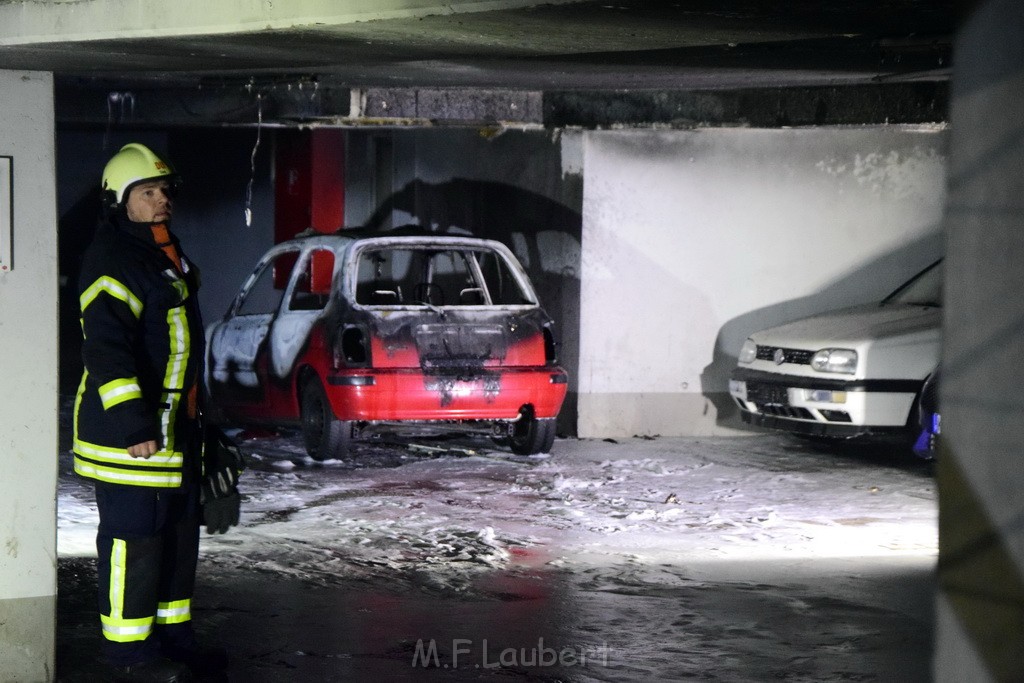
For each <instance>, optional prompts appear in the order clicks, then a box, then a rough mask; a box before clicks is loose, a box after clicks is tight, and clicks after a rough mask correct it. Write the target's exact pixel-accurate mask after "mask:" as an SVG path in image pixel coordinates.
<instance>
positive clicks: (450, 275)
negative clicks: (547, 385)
mask: <svg viewBox="0 0 1024 683" xmlns="http://www.w3.org/2000/svg"><path fill="white" fill-rule="evenodd" d="M356 303H358V304H360V305H363V306H426V307H428V308H430V307H435V306H500V305H529V304H533V303H534V302H533V301H532V300H531V299H530V297H528V296H527V295H526V294H525V293H524V292H523V290H522V288H521V287H520V286H519V284H518V282H517V281H516V279H515V278H514V277H513V276H512V275H511V273H510V272H509V268H508V265H507V264H505V263H504V260H503V258H502V257H501V255H500V254H497V253H493V252H486V251H479V250H475V249H410V248H382V249H375V250H367V251H364V252H363V253H362V254H361V255H360V257H359V266H358V275H357V284H356Z"/></svg>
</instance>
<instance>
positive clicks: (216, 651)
mask: <svg viewBox="0 0 1024 683" xmlns="http://www.w3.org/2000/svg"><path fill="white" fill-rule="evenodd" d="M160 651H161V653H162V654H163V656H164V657H167V658H168V659H170V660H173V661H175V662H180V663H181V664H184V665H185V666H187V667H188V668H189V669H190V670H191V671H192V673H194V674H196V675H197V676H199V675H206V674H213V673H219V672H221V671H224V670H225V669H227V668H228V651H227V650H225V649H224V648H222V647H200V646H198V645H196V646H193V647H187V648H176V647H169V646H164V647H163V648H161V650H160Z"/></svg>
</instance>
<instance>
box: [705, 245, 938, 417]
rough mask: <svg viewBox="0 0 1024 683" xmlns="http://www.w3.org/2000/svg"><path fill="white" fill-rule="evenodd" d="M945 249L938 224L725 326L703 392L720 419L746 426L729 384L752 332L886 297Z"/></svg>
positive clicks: (717, 343)
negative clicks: (810, 289)
mask: <svg viewBox="0 0 1024 683" xmlns="http://www.w3.org/2000/svg"><path fill="white" fill-rule="evenodd" d="M942 254H943V234H942V232H941V230H940V229H939V227H938V226H935V227H934V230H933V231H931V232H929V234H928V235H926V236H924V237H920V238H918V239H916V240H914V241H912V242H909V243H907V244H906V245H904V246H902V247H900V248H898V249H896V250H894V251H892V252H889V253H887V254H884V255H881V256H879V257H878V258H876V259H875V260H873V261H869V262H867V263H865V264H862V265H861V266H859V267H858V268H857V269H856V270H853V271H851V272H849V273H847V274H845V275H843V276H842V277H840V278H838V279H837V280H834V281H833V282H832V283H830V284H829V285H828V286H826V287H825V288H823V289H821V290H820V291H818V292H816V293H814V294H812V295H810V296H804V297H800V298H797V299H790V300H788V301H782V302H780V303H777V304H773V305H771V306H766V307H764V308H759V309H756V310H753V311H750V312H748V313H744V314H743V315H740V316H737V317H735V318H733V319H732V320H730V321H728V322H727V323H725V324H724V325H722V327H721V329H719V331H718V336H717V337H716V339H715V349H714V355H713V359H712V361H711V363H710V364H709V365H707V366H706V367H705V368H704V371H703V372H702V373H701V391H702V393H703V394H704V396H705V397H707V399H708V400H710V401H711V402H712V403H714V405H715V408H716V409H717V410H718V418H717V420H716V422H717V424H718V425H720V426H727V427H732V428H739V429H744V428H745V426H744V425H743V424H742V423H741V422H740V419H739V410H738V408H737V407H736V404H735V403H734V402H733V400H732V398H731V397H730V396H729V393H728V388H729V375H730V374H731V373H732V371H733V369H734V368H735V367H736V363H737V356H738V354H739V350H740V347H742V346H743V342H744V341H745V340H746V338H747V337H748V336H749V335H751V334H752V333H754V332H757V331H759V330H764V329H767V328H770V327H775V326H777V325H782V324H784V323H788V322H792V321H794V320H798V319H800V318H805V317H807V316H810V315H815V314H818V313H824V312H826V311H831V310H836V309H839V308H845V307H847V306H855V305H858V304H865V303H871V302H873V301H881V300H882V299H883V298H885V297H886V296H887V295H889V294H890V293H891V292H892V291H893V290H895V289H896V288H897V287H899V286H900V285H902V284H903V283H904V282H906V281H907V280H909V279H910V278H911V277H913V276H914V275H916V274H917V273H919V272H920V271H922V270H924V269H925V268H926V267H927V266H929V265H931V264H932V263H934V262H935V261H937V260H938V259H939V258H941V257H942Z"/></svg>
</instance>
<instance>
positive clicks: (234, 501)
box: [203, 489, 242, 534]
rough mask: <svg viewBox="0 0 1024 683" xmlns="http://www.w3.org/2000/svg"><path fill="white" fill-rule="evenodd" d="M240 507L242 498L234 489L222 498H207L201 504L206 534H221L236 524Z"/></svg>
mask: <svg viewBox="0 0 1024 683" xmlns="http://www.w3.org/2000/svg"><path fill="white" fill-rule="evenodd" d="M241 507H242V497H241V496H239V495H238V490H237V489H235V490H233V491H232V492H231V493H229V494H228V495H227V496H224V497H223V498H208V499H207V500H206V501H205V502H204V503H203V522H204V523H205V524H206V533H208V534H223V533H226V532H227V530H228V529H229V528H231V527H233V526H236V525H237V524H238V517H239V513H240V512H241Z"/></svg>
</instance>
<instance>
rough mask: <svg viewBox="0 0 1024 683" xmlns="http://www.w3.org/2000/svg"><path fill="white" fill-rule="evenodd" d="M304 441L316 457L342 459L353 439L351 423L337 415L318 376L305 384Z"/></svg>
mask: <svg viewBox="0 0 1024 683" xmlns="http://www.w3.org/2000/svg"><path fill="white" fill-rule="evenodd" d="M300 410H301V417H302V440H303V443H304V444H305V446H306V452H307V453H308V454H309V457H311V458H313V459H314V460H335V459H337V460H341V459H344V458H345V457H346V456H347V455H348V451H349V445H350V444H351V442H352V423H351V422H348V421H346V420H339V419H337V418H336V417H334V412H333V411H332V410H331V404H330V402H329V401H328V400H327V395H326V394H325V393H324V388H323V386H322V385H321V384H320V382H319V380H317V379H315V378H314V379H310V380H307V381H306V383H305V384H304V385H303V387H302V404H301V408H300Z"/></svg>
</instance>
